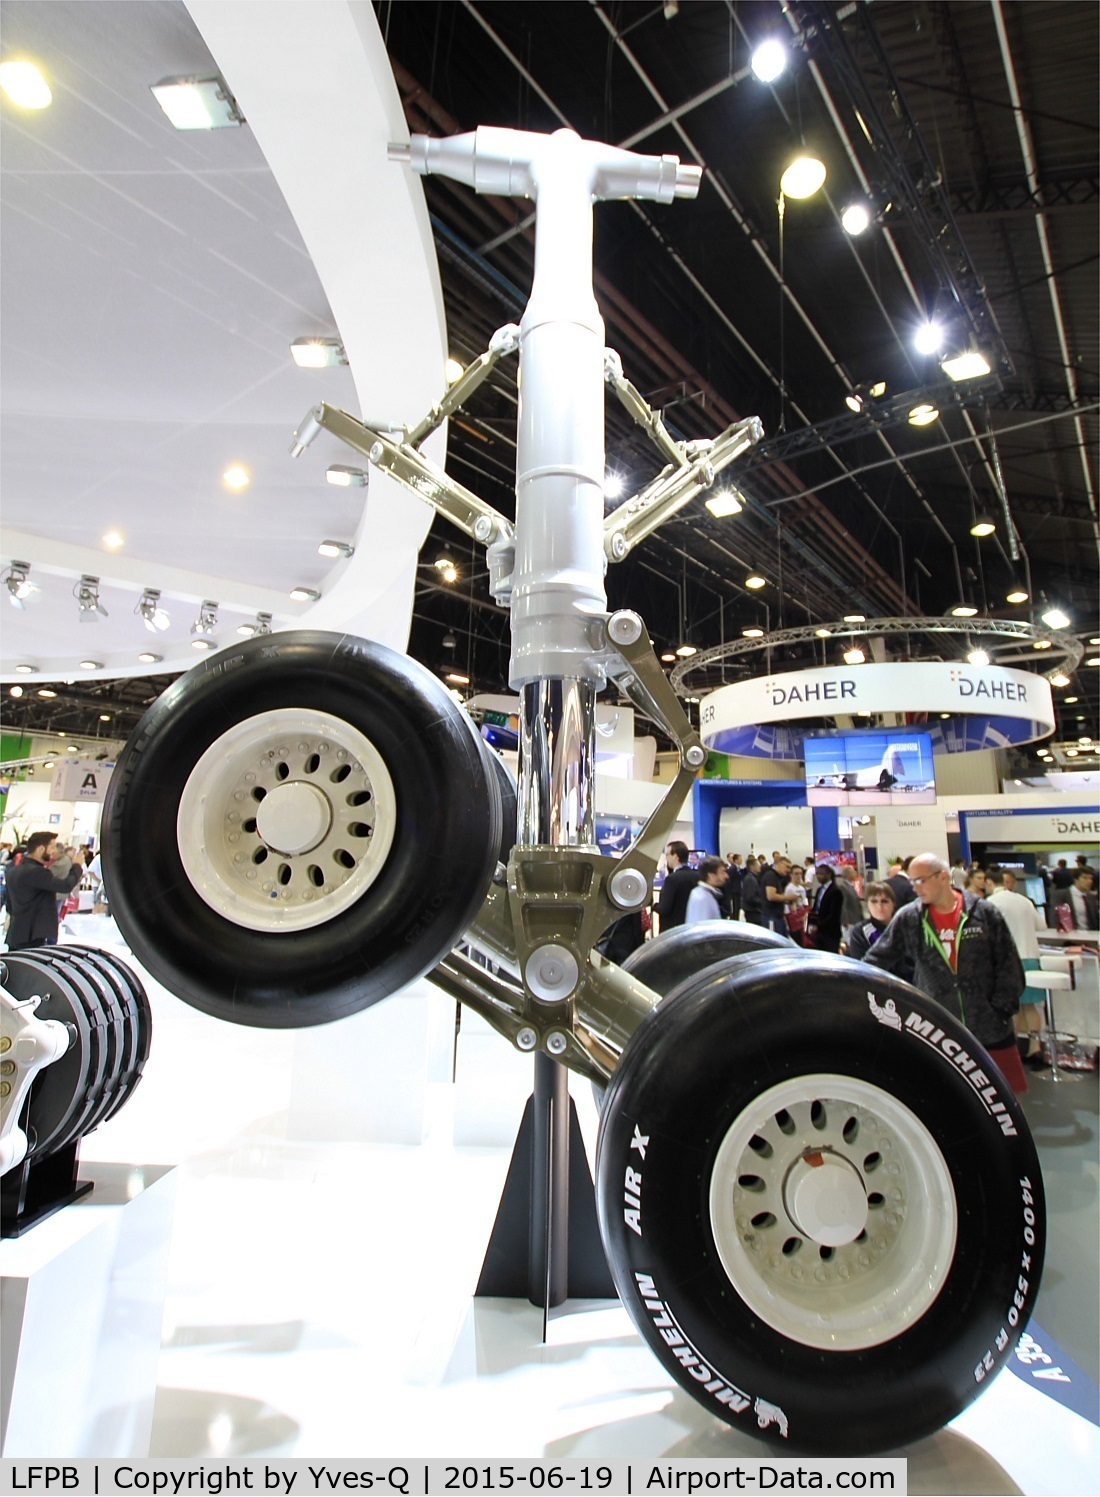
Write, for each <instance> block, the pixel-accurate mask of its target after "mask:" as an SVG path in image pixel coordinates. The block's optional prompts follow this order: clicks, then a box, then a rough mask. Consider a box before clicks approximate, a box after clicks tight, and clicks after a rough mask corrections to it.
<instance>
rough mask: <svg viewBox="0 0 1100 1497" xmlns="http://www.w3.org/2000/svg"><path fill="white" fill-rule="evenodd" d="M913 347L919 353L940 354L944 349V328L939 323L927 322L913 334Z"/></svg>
mask: <svg viewBox="0 0 1100 1497" xmlns="http://www.w3.org/2000/svg"><path fill="white" fill-rule="evenodd" d="M913 347H914V348H915V349H916V350H917V352H918V353H923V354H933V353H939V351H940V349H941V348H942V347H943V328H942V327H940V325H939V323H938V322H926V323H925V324H924V325H923V327H919V328H918V329H917V331H916V332H915V333H914V334H913Z"/></svg>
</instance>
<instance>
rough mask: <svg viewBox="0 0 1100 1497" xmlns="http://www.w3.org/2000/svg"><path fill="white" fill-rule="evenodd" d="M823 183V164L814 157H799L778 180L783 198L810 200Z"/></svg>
mask: <svg viewBox="0 0 1100 1497" xmlns="http://www.w3.org/2000/svg"><path fill="white" fill-rule="evenodd" d="M824 181H825V163H824V162H823V161H819V160H818V159H817V157H816V156H799V157H798V158H797V159H796V160H794V161H792V162H791V164H790V166H788V167H787V169H786V171H785V172H784V173H783V175H782V176H781V177H780V179H779V190H780V192H781V193H782V194H783V196H784V197H785V198H812V197H813V195H814V193H815V192H817V190H818V188H819V187H821V186H822V185H823V183H824Z"/></svg>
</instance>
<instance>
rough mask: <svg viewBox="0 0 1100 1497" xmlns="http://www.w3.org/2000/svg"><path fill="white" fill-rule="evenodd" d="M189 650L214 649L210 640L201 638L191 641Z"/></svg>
mask: <svg viewBox="0 0 1100 1497" xmlns="http://www.w3.org/2000/svg"><path fill="white" fill-rule="evenodd" d="M191 648H192V649H193V650H212V649H213V648H214V641H213V640H212V639H202V638H200V639H193V640H192V641H191Z"/></svg>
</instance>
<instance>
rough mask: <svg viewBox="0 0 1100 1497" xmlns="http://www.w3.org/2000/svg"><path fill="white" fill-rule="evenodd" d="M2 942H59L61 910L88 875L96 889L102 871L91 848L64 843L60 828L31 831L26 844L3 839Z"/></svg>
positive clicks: (20, 944)
mask: <svg viewBox="0 0 1100 1497" xmlns="http://www.w3.org/2000/svg"><path fill="white" fill-rule="evenodd" d="M0 874H2V880H3V889H2V892H0V907H2V911H3V923H4V941H5V944H6V945H7V948H8V950H9V951H15V950H17V949H18V948H19V947H24V946H54V945H56V944H57V933H58V927H59V925H60V920H61V911H62V909H63V908H64V906H65V901H66V900H67V899H68V898H69V897H70V895H71V894H72V891H73V890H74V889H75V888H76V886H77V885H78V884H79V883H81V881H82V880H84V879H85V878H86V879H87V880H88V881H89V883H91V884H93V885H94V886H96V887H97V888H100V887H101V886H102V882H103V872H102V866H101V863H100V859H99V855H98V854H97V853H95V852H94V851H93V850H92V848H91V846H90V845H88V844H84V845H83V846H81V847H76V846H74V845H67V846H64V847H63V846H62V845H61V843H60V839H59V838H58V835H57V833H56V832H48V831H47V832H32V833H31V835H30V836H29V837H28V838H27V839H26V841H25V842H20V843H18V844H13V843H10V842H4V843H0Z"/></svg>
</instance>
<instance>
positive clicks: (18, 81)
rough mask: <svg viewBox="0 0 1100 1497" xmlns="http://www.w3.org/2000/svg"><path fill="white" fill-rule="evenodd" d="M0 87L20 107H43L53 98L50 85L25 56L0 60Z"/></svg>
mask: <svg viewBox="0 0 1100 1497" xmlns="http://www.w3.org/2000/svg"><path fill="white" fill-rule="evenodd" d="M0 88H2V89H3V90H4V92H5V93H6V94H7V96H8V98H9V99H10V100H11V102H12V103H13V104H15V105H18V107H19V108H20V109H45V108H46V107H47V106H48V105H49V104H50V102H51V101H52V99H53V94H52V93H51V92H50V85H49V84H48V83H47V82H46V80H45V78H43V76H42V74H41V73H40V72H39V71H38V69H37V68H36V67H35V65H34V63H33V62H27V60H26V59H25V58H12V59H11V60H10V61H9V62H0Z"/></svg>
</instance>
